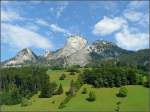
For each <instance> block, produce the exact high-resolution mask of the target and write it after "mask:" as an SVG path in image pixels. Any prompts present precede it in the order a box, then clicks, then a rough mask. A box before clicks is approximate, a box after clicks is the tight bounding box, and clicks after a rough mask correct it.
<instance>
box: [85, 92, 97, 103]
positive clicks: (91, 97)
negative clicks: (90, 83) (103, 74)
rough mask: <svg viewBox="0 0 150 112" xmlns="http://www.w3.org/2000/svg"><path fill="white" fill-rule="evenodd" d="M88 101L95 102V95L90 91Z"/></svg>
mask: <svg viewBox="0 0 150 112" xmlns="http://www.w3.org/2000/svg"><path fill="white" fill-rule="evenodd" d="M87 100H88V101H95V100H96V96H95V93H94V92H92V91H90V93H89V97H88V98H87Z"/></svg>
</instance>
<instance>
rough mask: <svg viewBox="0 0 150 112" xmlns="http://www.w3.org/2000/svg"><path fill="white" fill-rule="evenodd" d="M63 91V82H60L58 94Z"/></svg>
mask: <svg viewBox="0 0 150 112" xmlns="http://www.w3.org/2000/svg"><path fill="white" fill-rule="evenodd" d="M62 93H63V87H62V84H61V83H60V85H59V87H58V90H57V91H56V94H58V95H60V94H62Z"/></svg>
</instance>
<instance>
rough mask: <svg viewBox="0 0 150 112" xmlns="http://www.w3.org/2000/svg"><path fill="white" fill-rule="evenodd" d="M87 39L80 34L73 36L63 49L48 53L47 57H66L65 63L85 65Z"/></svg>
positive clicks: (50, 58) (52, 58)
mask: <svg viewBox="0 0 150 112" xmlns="http://www.w3.org/2000/svg"><path fill="white" fill-rule="evenodd" d="M87 54H88V52H87V40H86V39H84V38H82V37H80V36H71V37H69V38H68V39H67V43H66V44H65V45H64V47H63V48H62V49H59V50H58V51H56V52H54V53H48V55H47V56H46V57H45V58H47V59H48V60H57V59H59V58H63V59H64V62H65V63H64V66H65V65H70V64H71V65H72V64H78V65H81V66H82V65H85V64H86V63H87V57H86V56H87Z"/></svg>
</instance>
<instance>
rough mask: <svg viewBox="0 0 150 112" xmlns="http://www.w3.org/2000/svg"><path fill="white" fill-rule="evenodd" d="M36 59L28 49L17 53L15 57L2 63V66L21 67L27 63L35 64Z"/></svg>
mask: <svg viewBox="0 0 150 112" xmlns="http://www.w3.org/2000/svg"><path fill="white" fill-rule="evenodd" d="M37 59H38V57H37V56H36V54H35V53H34V52H33V51H32V50H31V49H29V48H25V49H23V50H21V51H20V52H18V53H17V55H16V56H15V57H13V58H11V59H9V60H7V61H5V62H4V66H15V67H16V66H21V65H25V64H29V63H33V62H36V61H37Z"/></svg>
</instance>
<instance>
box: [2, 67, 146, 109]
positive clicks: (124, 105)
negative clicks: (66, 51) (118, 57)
mask: <svg viewBox="0 0 150 112" xmlns="http://www.w3.org/2000/svg"><path fill="white" fill-rule="evenodd" d="M62 73H65V74H66V78H65V80H59V77H60V76H61V74H62ZM48 74H49V76H50V80H51V81H55V82H56V83H57V84H60V83H61V84H62V86H63V88H64V91H67V90H68V88H69V84H70V81H71V80H72V79H74V80H76V79H77V75H78V74H76V75H74V76H71V75H69V73H68V72H65V71H64V70H55V71H48ZM83 87H86V88H87V90H88V92H89V91H91V90H92V91H94V92H95V94H96V101H94V102H88V101H87V100H86V98H87V97H88V94H81V91H82V89H83ZM83 87H82V88H81V89H80V91H78V93H77V95H76V96H75V97H73V98H72V99H71V100H70V101H69V102H68V103H67V104H66V107H65V108H63V109H62V110H80V111H81V110H88V111H90V110H91V111H102V112H103V111H111V112H112V111H115V109H116V103H117V102H118V101H121V104H120V110H121V111H124V112H126V111H133V112H139V111H140V112H148V104H149V90H148V88H145V87H142V86H138V85H137V86H136V85H135V86H127V89H128V96H127V97H126V98H117V97H116V93H117V92H118V88H93V87H91V86H90V85H83ZM65 97H66V95H65V92H64V94H62V95H55V96H53V97H52V98H38V94H37V95H34V96H33V97H32V98H31V100H32V104H31V105H29V106H27V107H21V106H20V104H18V105H11V106H6V105H3V106H2V110H3V111H36V110H37V111H41V110H43V111H48V110H58V106H59V104H60V103H61V102H62V100H63V99H64V98H65ZM53 101H55V103H52V102H53Z"/></svg>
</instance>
